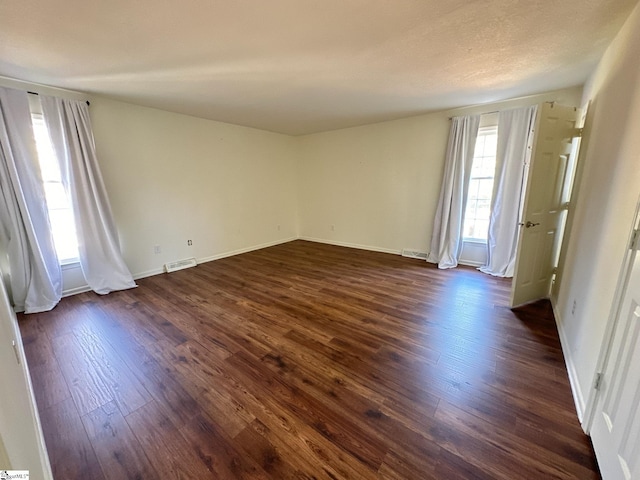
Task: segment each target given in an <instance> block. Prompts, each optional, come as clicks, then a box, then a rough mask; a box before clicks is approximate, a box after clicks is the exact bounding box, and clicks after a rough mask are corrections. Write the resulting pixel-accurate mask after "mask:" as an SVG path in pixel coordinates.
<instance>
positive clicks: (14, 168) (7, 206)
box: [0, 87, 62, 313]
mask: <svg viewBox="0 0 640 480" xmlns="http://www.w3.org/2000/svg"><path fill="white" fill-rule="evenodd" d="M27 95H28V94H27V92H23V91H20V90H14V89H10V88H3V87H0V191H1V197H0V198H1V199H2V200H1V202H0V247H1V248H2V250H3V251H4V252H6V254H8V257H9V258H8V265H9V270H10V271H9V272H8V274H9V287H10V294H11V300H12V303H13V305H14V307H15V308H16V310H19V311H22V310H24V311H25V312H26V313H37V312H44V311H47V310H51V309H52V308H53V307H55V306H56V305H57V303H58V302H59V301H60V298H61V296H62V272H61V269H60V264H59V262H58V257H57V255H56V251H55V247H54V244H53V237H52V235H51V227H50V223H49V213H48V210H47V203H46V200H45V195H44V187H43V184H42V176H41V174H40V167H39V165H38V161H37V158H38V157H37V152H36V146H35V139H34V136H33V127H32V124H31V112H30V110H29V100H28V97H27Z"/></svg>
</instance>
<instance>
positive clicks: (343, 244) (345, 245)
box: [299, 237, 402, 255]
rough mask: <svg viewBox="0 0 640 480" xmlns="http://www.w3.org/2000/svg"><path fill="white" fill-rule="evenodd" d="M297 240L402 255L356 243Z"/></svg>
mask: <svg viewBox="0 0 640 480" xmlns="http://www.w3.org/2000/svg"><path fill="white" fill-rule="evenodd" d="M299 240H306V241H308V242H316V243H325V244H327V245H335V246H337V247H347V248H357V249H358V250H368V251H370V252H380V253H392V254H394V255H402V250H394V249H392V248H382V247H372V246H370V245H359V244H357V243H349V242H339V241H336V240H327V239H324V238H314V237H299Z"/></svg>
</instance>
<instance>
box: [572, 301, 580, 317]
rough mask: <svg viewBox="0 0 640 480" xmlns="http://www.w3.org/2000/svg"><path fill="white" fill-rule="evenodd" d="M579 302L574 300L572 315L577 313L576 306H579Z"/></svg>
mask: <svg viewBox="0 0 640 480" xmlns="http://www.w3.org/2000/svg"><path fill="white" fill-rule="evenodd" d="M577 305H578V304H577V302H576V301H575V300H574V301H573V306H572V307H571V315H573V314H575V313H576V306H577Z"/></svg>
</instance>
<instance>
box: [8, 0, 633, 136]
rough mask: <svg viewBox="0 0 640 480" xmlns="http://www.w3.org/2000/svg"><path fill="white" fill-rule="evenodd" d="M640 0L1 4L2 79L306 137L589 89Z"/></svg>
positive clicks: (69, 0)
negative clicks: (447, 110) (586, 83)
mask: <svg viewBox="0 0 640 480" xmlns="http://www.w3.org/2000/svg"><path fill="white" fill-rule="evenodd" d="M635 3H636V0H561V1H559V0H527V1H519V0H484V1H474V0H385V1H383V0H314V1H311V0H225V1H221V0H181V1H170V0H136V1H131V0H111V1H108V2H99V1H96V0H64V1H63V0H46V1H42V0H38V1H36V0H15V1H13V0H5V1H2V2H0V75H3V76H8V77H12V78H17V79H21V80H27V81H31V82H37V83H43V84H46V85H52V86H57V87H62V88H67V89H72V90H79V91H83V92H88V93H94V94H100V95H104V96H107V97H111V98H115V99H119V100H124V101H128V102H131V103H136V104H140V105H146V106H151V107H157V108H161V109H165V110H169V111H174V112H180V113H185V114H189V115H195V116H199V117H204V118H210V119H213V120H219V121H223V122H228V123H234V124H239V125H246V126H250V127H256V128H261V129H265V130H270V131H274V132H281V133H287V134H292V135H299V134H305V133H312V132H319V131H324V130H331V129H337V128H343V127H348V126H354V125H361V124H365V123H372V122H377V121H382V120H387V119H392V118H398V117H404V116H409V115H416V114H420V113H424V112H427V111H432V110H439V109H444V108H453V107H458V106H463V105H472V104H478V103H485V102H491V101H497V100H502V99H506V98H511V97H515V96H522V95H528V94H533V93H539V92H544V91H548V90H552V89H556V88H563V87H568V86H574V85H580V84H582V83H583V82H584V81H585V79H586V78H587V76H588V74H589V73H590V72H591V70H592V69H593V67H594V66H595V64H596V62H597V60H598V59H599V58H600V56H601V55H602V53H603V52H604V49H605V48H606V46H607V45H608V43H609V42H610V41H611V39H612V38H613V36H614V35H615V34H616V33H617V31H618V30H619V28H620V27H621V25H622V23H623V22H624V20H625V19H626V17H627V16H628V14H629V13H630V11H631V9H632V8H633V6H634V4H635Z"/></svg>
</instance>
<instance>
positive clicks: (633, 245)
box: [629, 228, 640, 250]
mask: <svg viewBox="0 0 640 480" xmlns="http://www.w3.org/2000/svg"><path fill="white" fill-rule="evenodd" d="M639 237H640V234H639V233H638V229H637V228H636V229H635V230H634V231H633V233H632V234H631V241H630V242H629V249H630V250H637V249H638V238H639Z"/></svg>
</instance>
